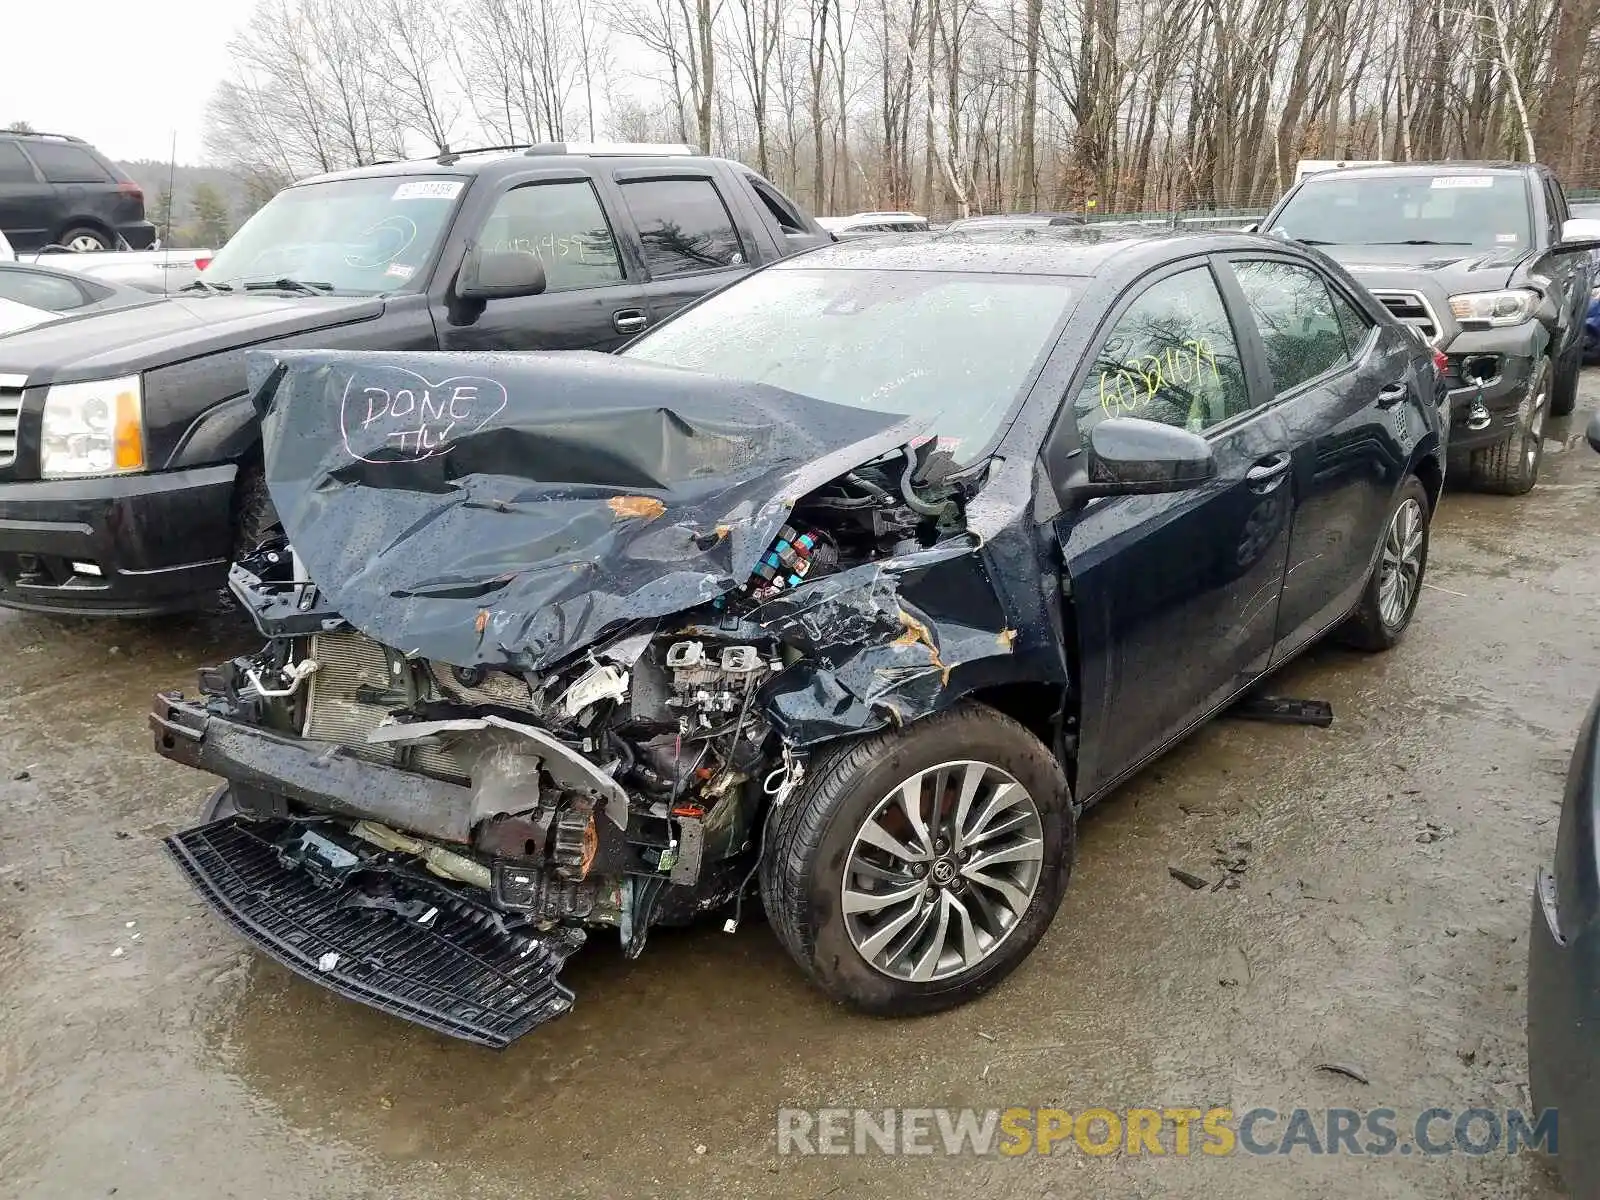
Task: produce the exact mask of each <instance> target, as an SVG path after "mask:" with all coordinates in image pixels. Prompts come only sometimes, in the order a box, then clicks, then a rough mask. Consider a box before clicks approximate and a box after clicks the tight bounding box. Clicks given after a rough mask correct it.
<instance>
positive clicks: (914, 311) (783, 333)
mask: <svg viewBox="0 0 1600 1200" xmlns="http://www.w3.org/2000/svg"><path fill="white" fill-rule="evenodd" d="M1070 285H1071V280H1068V279H1062V278H1058V277H1048V276H1038V275H986V274H964V273H955V272H942V271H862V270H831V271H830V270H806V269H800V268H786V269H778V270H769V271H762V272H759V273H757V274H755V275H752V276H750V278H748V279H746V280H744V281H743V282H741V283H738V284H736V285H734V286H733V287H731V288H729V289H727V290H726V291H723V292H720V293H718V294H717V295H715V296H712V297H711V298H710V299H708V300H706V301H705V302H704V303H702V304H699V305H697V306H696V307H694V308H693V309H690V310H689V311H687V312H685V313H684V314H683V315H682V316H680V317H678V318H677V319H676V320H673V321H670V322H668V323H667V324H665V325H663V326H661V328H660V329H658V330H656V331H655V332H654V333H651V334H649V335H647V336H645V337H643V338H641V339H639V340H638V341H637V342H635V343H634V344H633V345H631V346H630V347H629V348H628V349H627V350H625V351H623V353H624V354H625V355H626V356H627V357H629V358H636V359H641V360H643V361H646V362H653V363H661V364H663V365H665V366H672V367H683V368H686V369H688V370H693V371H702V372H705V373H707V374H710V375H719V376H723V377H725V378H732V379H746V380H751V381H753V382H757V383H765V384H771V385H773V386H775V387H780V388H784V389H786V390H788V391H791V392H799V393H801V394H802V395H806V396H812V397H815V398H817V399H820V400H828V401H831V402H833V403H835V404H848V405H851V406H852V407H855V408H870V409H877V410H880V411H883V412H891V413H899V414H902V415H906V416H921V417H925V418H926V419H927V432H928V433H929V434H931V435H936V436H938V437H939V438H940V441H941V444H942V445H944V446H945V447H947V448H948V449H949V450H950V451H951V453H952V454H954V455H955V457H956V459H957V460H958V461H961V462H967V461H971V460H972V459H974V458H976V457H977V456H978V455H979V454H980V453H982V451H983V450H984V448H985V447H986V446H987V445H988V444H989V442H990V441H991V440H992V439H993V437H994V435H995V434H996V433H997V432H998V430H999V428H1000V425H1001V423H1002V422H1003V421H1004V420H1005V418H1006V414H1007V413H1008V412H1009V411H1010V410H1011V407H1012V404H1013V402H1015V401H1016V400H1017V399H1018V398H1019V395H1020V393H1021V391H1022V388H1023V387H1024V386H1025V385H1026V383H1027V381H1028V380H1029V379H1030V378H1031V376H1032V375H1033V373H1034V370H1035V369H1036V367H1037V365H1038V364H1039V363H1040V361H1041V360H1042V359H1043V357H1044V356H1045V354H1046V353H1047V352H1048V350H1049V349H1050V346H1051V345H1052V344H1053V342H1054V340H1055V330H1056V328H1057V327H1058V325H1059V324H1060V323H1061V321H1062V320H1063V318H1064V317H1065V316H1066V314H1067V310H1068V307H1069V305H1070V303H1071V300H1072V291H1071V286H1070Z"/></svg>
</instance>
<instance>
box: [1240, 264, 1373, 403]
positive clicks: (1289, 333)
mask: <svg viewBox="0 0 1600 1200" xmlns="http://www.w3.org/2000/svg"><path fill="white" fill-rule="evenodd" d="M1233 271H1234V274H1235V275H1237V276H1238V279H1239V287H1240V289H1241V290H1243V292H1244V298H1245V300H1246V302H1247V303H1248V304H1249V306H1250V316H1251V317H1252V318H1253V319H1254V321H1255V325H1256V332H1258V333H1259V334H1260V335H1261V345H1262V348H1263V349H1265V351H1266V354H1267V369H1268V370H1269V371H1270V372H1271V374H1272V385H1273V390H1274V392H1275V393H1276V394H1277V395H1279V396H1281V395H1283V394H1284V393H1285V392H1289V391H1293V390H1294V389H1295V388H1297V387H1299V386H1300V385H1301V384H1303V383H1306V382H1307V381H1309V380H1312V379H1315V378H1316V377H1317V376H1318V375H1321V374H1323V373H1324V372H1327V371H1331V370H1333V369H1334V368H1335V367H1337V366H1339V365H1341V364H1343V363H1347V362H1349V361H1350V356H1349V354H1348V353H1347V351H1346V348H1345V335H1344V330H1343V328H1342V327H1341V326H1340V324H1339V317H1338V314H1337V313H1335V312H1334V308H1333V299H1332V297H1330V296H1329V295H1328V286H1327V284H1326V283H1324V282H1323V280H1322V276H1321V275H1319V274H1318V273H1317V272H1315V271H1313V270H1311V269H1310V268H1308V267H1300V266H1295V265H1294V264H1292V263H1284V262H1236V263H1234V264H1233Z"/></svg>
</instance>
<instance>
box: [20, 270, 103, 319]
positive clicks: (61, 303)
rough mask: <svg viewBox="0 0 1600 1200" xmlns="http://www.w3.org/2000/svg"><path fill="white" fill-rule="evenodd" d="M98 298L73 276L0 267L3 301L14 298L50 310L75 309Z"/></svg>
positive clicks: (21, 302)
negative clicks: (65, 277) (69, 277)
mask: <svg viewBox="0 0 1600 1200" xmlns="http://www.w3.org/2000/svg"><path fill="white" fill-rule="evenodd" d="M94 299H95V297H94V296H93V295H91V294H90V292H89V289H88V288H87V287H84V286H81V285H79V284H78V283H76V282H74V281H72V280H69V279H62V278H60V277H59V276H56V275H46V274H44V273H42V272H38V271H8V270H6V269H4V268H0V300H14V301H16V302H17V303H18V304H26V305H27V306H28V307H29V308H42V309H44V310H45V311H46V312H71V311H72V310H73V309H75V308H82V307H83V306H84V305H85V304H88V303H89V302H90V301H91V300H94Z"/></svg>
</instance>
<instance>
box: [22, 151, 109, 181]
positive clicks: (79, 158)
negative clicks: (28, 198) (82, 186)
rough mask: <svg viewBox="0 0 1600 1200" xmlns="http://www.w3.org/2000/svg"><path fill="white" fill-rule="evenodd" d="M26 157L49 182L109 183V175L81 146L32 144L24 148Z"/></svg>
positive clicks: (98, 161)
mask: <svg viewBox="0 0 1600 1200" xmlns="http://www.w3.org/2000/svg"><path fill="white" fill-rule="evenodd" d="M28 157H29V158H31V159H33V161H34V162H35V163H37V164H38V167H39V171H40V173H41V174H43V175H44V177H45V178H46V179H48V180H49V181H50V182H51V183H112V182H114V180H113V179H112V177H111V172H110V171H109V170H107V169H106V168H105V166H104V165H103V164H102V163H101V162H100V160H99V159H97V158H95V156H94V155H93V154H91V153H90V152H89V151H88V150H85V149H84V148H83V147H82V146H71V145H68V144H66V143H64V142H63V143H59V144H58V143H56V142H36V143H34V144H32V145H30V146H29V147H28Z"/></svg>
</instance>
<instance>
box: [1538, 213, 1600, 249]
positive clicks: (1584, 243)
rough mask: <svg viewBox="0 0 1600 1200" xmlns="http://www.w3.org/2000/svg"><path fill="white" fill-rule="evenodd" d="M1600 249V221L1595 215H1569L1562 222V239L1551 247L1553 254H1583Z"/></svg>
mask: <svg viewBox="0 0 1600 1200" xmlns="http://www.w3.org/2000/svg"><path fill="white" fill-rule="evenodd" d="M1594 250H1600V221H1597V220H1595V219H1594V218H1593V217H1569V218H1568V219H1567V220H1565V221H1563V222H1562V224H1561V241H1560V242H1558V243H1557V244H1556V245H1554V246H1552V247H1550V253H1552V254H1581V253H1585V252H1588V251H1594Z"/></svg>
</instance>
